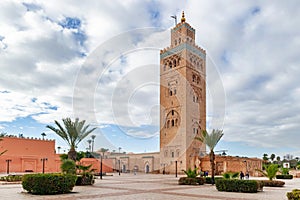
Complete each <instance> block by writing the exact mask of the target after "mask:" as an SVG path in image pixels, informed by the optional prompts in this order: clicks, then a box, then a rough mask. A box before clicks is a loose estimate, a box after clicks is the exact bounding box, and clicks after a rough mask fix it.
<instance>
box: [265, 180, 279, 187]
mask: <svg viewBox="0 0 300 200" xmlns="http://www.w3.org/2000/svg"><path fill="white" fill-rule="evenodd" d="M260 182H262V183H263V185H264V186H266V187H283V186H284V184H285V182H283V181H274V180H272V181H270V180H261V181H260Z"/></svg>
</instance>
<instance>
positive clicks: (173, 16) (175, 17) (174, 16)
mask: <svg viewBox="0 0 300 200" xmlns="http://www.w3.org/2000/svg"><path fill="white" fill-rule="evenodd" d="M171 17H172V18H174V19H175V26H176V25H177V16H176V15H172V16H171Z"/></svg>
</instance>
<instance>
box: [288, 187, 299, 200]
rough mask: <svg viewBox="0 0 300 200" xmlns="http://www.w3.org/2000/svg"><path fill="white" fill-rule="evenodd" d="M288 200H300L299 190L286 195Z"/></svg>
mask: <svg viewBox="0 0 300 200" xmlns="http://www.w3.org/2000/svg"><path fill="white" fill-rule="evenodd" d="M286 196H287V198H288V200H300V190H299V189H294V190H293V191H292V192H288V193H287V194H286Z"/></svg>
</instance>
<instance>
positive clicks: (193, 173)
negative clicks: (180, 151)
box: [182, 168, 199, 178]
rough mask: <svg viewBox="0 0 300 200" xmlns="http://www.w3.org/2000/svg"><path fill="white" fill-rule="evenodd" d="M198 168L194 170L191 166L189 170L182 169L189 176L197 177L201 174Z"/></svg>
mask: <svg viewBox="0 0 300 200" xmlns="http://www.w3.org/2000/svg"><path fill="white" fill-rule="evenodd" d="M197 170H198V169H197V168H195V169H193V170H192V169H191V168H189V169H188V170H182V171H183V172H184V173H185V174H186V176H187V177H188V178H196V177H197V176H198V175H199V173H198V172H197Z"/></svg>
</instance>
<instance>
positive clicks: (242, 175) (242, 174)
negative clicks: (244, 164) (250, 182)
mask: <svg viewBox="0 0 300 200" xmlns="http://www.w3.org/2000/svg"><path fill="white" fill-rule="evenodd" d="M244 177H245V175H244V173H243V172H242V171H241V172H240V179H241V180H242V179H244Z"/></svg>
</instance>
